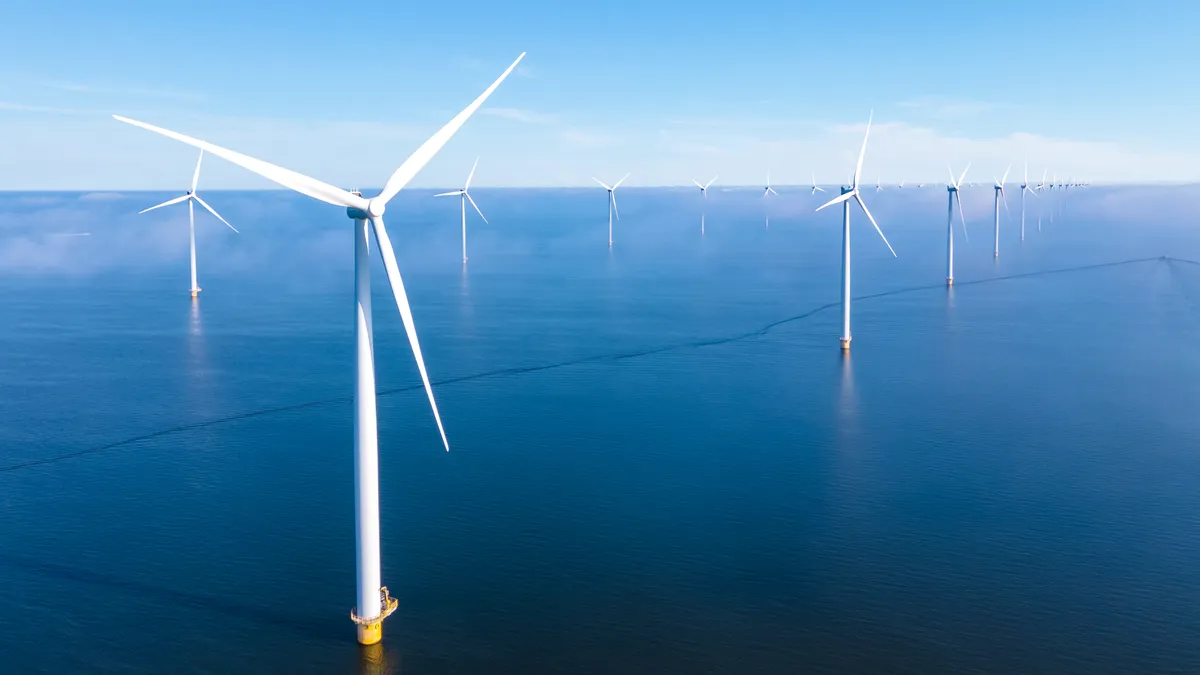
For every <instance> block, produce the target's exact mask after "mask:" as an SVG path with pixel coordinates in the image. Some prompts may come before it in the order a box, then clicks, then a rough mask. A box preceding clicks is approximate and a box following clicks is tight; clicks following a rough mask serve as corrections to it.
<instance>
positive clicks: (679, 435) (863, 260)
mask: <svg viewBox="0 0 1200 675" xmlns="http://www.w3.org/2000/svg"><path fill="white" fill-rule="evenodd" d="M777 189H778V190H779V191H780V193H781V195H780V198H779V199H777V200H774V201H772V202H768V203H764V201H763V200H761V199H760V198H759V194H760V190H759V189H744V190H728V189H727V190H721V191H718V190H717V189H716V188H714V189H713V190H712V192H711V193H710V198H709V203H708V206H707V209H708V210H707V213H706V214H705V217H706V223H705V225H706V228H705V230H706V232H705V234H704V236H703V237H702V236H701V234H700V222H699V221H700V215H701V213H700V205H699V200H698V195H697V194H696V191H695V190H683V189H681V190H638V189H629V190H625V189H622V190H621V191H618V199H619V202H620V208H621V215H622V219H621V220H619V221H617V222H616V224H615V236H614V239H615V245H614V247H613V248H612V250H609V248H608V247H607V211H606V206H605V193H604V191H603V190H599V189H594V190H485V189H479V190H477V192H476V193H473V194H474V195H475V198H476V200H477V201H478V202H479V204H480V206H481V207H482V208H483V210H484V213H486V214H487V215H488V218H489V220H490V221H491V225H485V224H483V223H481V222H479V221H478V220H477V219H471V218H469V221H468V237H469V241H468V247H469V256H470V261H469V263H468V264H467V265H466V266H465V267H464V266H463V265H462V264H461V262H460V260H459V258H460V254H459V247H460V239H459V222H458V218H459V214H458V204H457V202H455V201H454V200H434V199H431V198H430V194H431V192H429V191H412V192H405V193H403V194H402V195H401V197H400V198H399V199H398V200H397V202H396V203H395V204H393V205H392V206H391V207H390V208H389V211H388V215H387V217H388V222H389V229H390V231H391V236H392V240H393V242H394V243H395V245H396V247H397V255H398V257H399V260H400V266H401V270H402V272H403V274H404V275H405V281H406V284H407V287H408V290H409V294H410V298H411V300H412V304H413V309H414V314H415V318H416V323H417V328H418V331H419V333H420V336H421V340H422V346H423V348H424V351H425V354H426V360H427V363H428V365H429V370H430V374H431V377H432V378H433V380H434V381H435V391H436V394H437V396H438V400H439V405H440V408H441V412H442V415H443V418H444V419H445V421H446V429H447V433H448V435H449V438H450V443H451V448H452V451H451V452H450V453H446V452H444V451H443V450H442V449H441V444H440V440H439V438H438V436H437V432H436V428H435V426H434V424H433V420H432V416H431V414H430V412H429V410H428V406H427V404H426V402H425V398H424V394H423V392H422V391H421V390H420V388H419V380H418V378H417V373H416V369H415V367H414V365H413V360H412V356H411V352H410V351H409V348H408V345H407V341H406V339H405V338H404V335H403V328H402V326H401V323H400V321H399V318H398V316H397V315H396V311H395V307H394V303H393V302H392V301H391V299H390V297H389V295H388V290H387V286H386V282H385V280H384V277H383V276H382V269H381V266H380V265H378V264H376V265H375V269H374V273H375V298H374V307H375V322H374V325H375V332H376V358H377V367H378V383H379V388H380V390H381V395H380V398H379V421H380V430H379V433H380V455H381V472H382V484H381V495H382V527H383V570H384V575H383V578H384V583H385V584H386V585H387V586H388V587H389V589H390V590H391V593H392V594H393V595H394V596H396V597H397V598H399V601H400V609H399V611H398V612H397V613H396V614H395V615H394V616H393V617H392V618H390V619H388V621H387V622H386V623H385V626H384V633H385V643H384V644H385V646H384V649H383V651H382V654H379V653H371V654H369V655H366V656H364V653H363V652H362V650H360V648H359V647H358V646H357V645H356V644H355V642H354V631H353V625H352V624H351V623H350V621H349V619H348V616H347V615H348V612H349V610H350V608H351V606H352V605H353V603H354V577H353V575H354V529H353V517H354V516H353V502H352V495H353V486H352V475H353V463H352V454H351V452H352V451H351V441H352V439H351V430H352V418H351V405H350V398H349V397H350V393H351V382H352V363H353V361H352V357H353V353H352V347H353V344H352V334H353V315H352V312H353V307H352V291H353V288H352V276H351V272H352V261H353V248H352V239H351V223H350V221H349V220H348V219H346V217H345V215H344V213H341V212H339V211H338V210H337V209H334V208H332V207H328V206H326V205H323V204H320V203H315V202H312V201H311V200H307V199H305V198H303V197H296V196H292V195H289V194H286V193H283V192H261V193H248V192H217V191H214V192H211V193H208V194H206V199H207V200H208V202H209V203H210V204H212V205H213V206H215V207H216V208H217V209H218V210H220V211H221V212H222V214H223V215H224V216H225V217H226V218H227V219H229V220H230V221H231V222H232V223H233V224H234V225H235V226H237V227H238V228H239V229H240V230H241V232H242V234H241V235H237V234H233V233H232V232H230V231H229V230H227V229H226V228H224V226H222V225H221V224H220V223H218V222H216V221H215V220H213V219H211V218H209V217H207V216H206V215H205V214H202V213H201V214H198V215H197V221H198V222H197V239H198V258H199V266H200V270H199V271H200V286H201V287H202V288H203V289H204V290H203V292H202V293H201V294H200V298H199V300H198V302H195V303H193V302H192V301H191V300H190V299H189V298H188V294H187V288H188V281H189V280H188V263H187V221H186V219H187V214H186V210H185V209H182V208H179V209H162V210H160V211H155V212H153V213H152V214H147V215H144V216H137V215H135V214H136V212H137V211H138V210H140V209H142V208H145V207H146V206H149V205H152V204H154V203H157V202H159V201H162V200H163V199H165V198H167V197H168V196H170V195H165V194H148V193H143V194H136V193H134V194H121V195H114V194H82V195H81V194H49V193H36V194H34V193H29V194H12V193H8V194H2V195H0V319H2V320H0V509H2V513H3V518H2V519H0V663H2V664H4V665H3V666H2V667H0V670H4V671H5V672H13V673H59V672H87V673H92V672H98V673H99V672H122V673H163V672H171V673H263V672H288V673H299V672H313V673H343V672H344V673H358V672H372V673H375V672H389V673H400V672H404V673H426V672H454V673H474V672H527V673H536V672H546V673H563V672H570V673H610V672H620V673H666V672H671V673H713V672H720V673H741V672H758V673H796V672H815V673H822V672H828V673H846V672H864V673H868V672H869V673H878V672H889V673H933V672H945V673H1014V672H1020V673H1055V674H1061V673H1105V672H1113V673H1117V672H1143V673H1150V672H1164V673H1165V672H1200V609H1197V608H1198V607H1200V603H1198V602H1197V601H1198V600H1200V490H1197V488H1196V476H1197V475H1198V474H1200V457H1197V448H1200V416H1197V415H1196V414H1195V409H1196V404H1197V402H1200V350H1198V349H1197V345H1198V344H1200V341H1198V338H1200V311H1198V310H1200V304H1198V303H1200V265H1198V264H1197V263H1195V262H1191V261H1197V260H1200V230H1197V228H1196V227H1195V225H1196V221H1195V217H1194V215H1193V214H1194V213H1195V207H1196V206H1198V205H1200V192H1197V191H1196V190H1195V189H1193V188H1186V187H1180V188H1089V189H1087V190H1080V191H1077V192H1075V193H1072V194H1071V195H1070V196H1068V197H1067V198H1065V200H1064V199H1063V198H1060V197H1050V198H1047V199H1045V200H1044V201H1043V200H1038V203H1037V204H1036V205H1034V204H1030V205H1029V206H1028V218H1027V224H1026V230H1027V232H1026V239H1025V241H1024V242H1021V241H1020V239H1019V233H1018V232H1019V215H1018V213H1019V211H1018V204H1019V201H1018V199H1017V198H1016V197H1015V196H1011V195H1010V203H1009V205H1010V207H1013V208H1014V214H1013V219H1012V220H1011V221H1010V220H1009V219H1008V218H1007V217H1006V216H1003V215H1002V218H1003V220H1002V228H1003V229H1002V232H1001V239H1002V240H1001V256H1000V258H999V259H998V260H994V259H993V257H992V227H991V210H992V194H991V190H990V189H988V188H980V189H977V190H972V191H968V192H967V193H966V195H965V202H966V207H967V215H968V220H969V223H968V225H969V228H970V233H971V239H970V242H969V243H966V242H964V241H963V240H962V238H961V234H960V236H959V238H958V239H957V241H956V244H957V255H956V259H957V265H956V278H957V284H956V286H955V288H954V289H953V290H952V291H948V290H947V289H946V288H945V286H944V276H945V275H944V256H945V251H944V238H945V222H944V218H945V199H946V195H945V191H944V190H942V189H924V190H919V191H918V190H913V189H911V188H905V189H904V190H895V189H892V190H885V191H884V192H881V193H878V194H876V193H873V192H870V191H868V193H867V194H866V195H865V197H866V199H867V200H868V203H869V205H870V206H871V207H872V211H873V213H874V215H875V216H876V218H877V219H878V220H879V221H880V224H881V226H882V227H883V228H884V230H885V232H886V233H887V235H888V237H889V239H890V241H891V243H892V245H893V246H894V247H895V249H896V251H897V253H898V256H899V257H897V258H895V259H893V258H892V257H891V255H890V254H889V253H888V251H887V249H886V248H885V247H884V246H883V244H882V242H880V241H879V240H878V237H877V235H876V234H875V233H874V231H873V230H872V229H871V228H870V226H869V224H867V223H866V222H865V219H863V217H862V216H861V214H859V213H858V212H855V213H854V214H853V215H852V221H853V222H852V228H853V246H854V287H853V294H854V295H855V296H857V297H858V298H859V299H858V300H857V301H856V302H855V304H854V341H853V349H852V353H851V355H850V356H849V357H845V358H844V357H843V356H842V355H841V353H840V351H839V349H838V341H837V338H838V336H839V333H840V311H839V309H838V307H837V301H838V297H839V278H838V275H839V268H840V229H839V227H840V223H839V215H838V214H837V213H828V212H825V211H823V212H821V213H819V214H814V213H812V209H813V208H814V207H815V206H816V205H817V204H819V203H820V201H821V197H826V196H827V195H818V196H811V195H809V194H808V190H807V189H800V188H792V189H785V188H777ZM1011 192H1012V193H1013V195H1015V194H1016V192H1017V191H1016V190H1015V189H1014V190H1011ZM1166 197H1169V199H1165V198H1166ZM1031 201H1033V200H1031ZM1051 214H1053V222H1050V218H1051ZM1039 215H1040V216H1041V220H1042V223H1041V229H1040V231H1039V228H1038V225H1037V220H1038V217H1039ZM768 216H769V217H770V222H769V227H768V225H767V222H766V218H767V217H768ZM83 233H89V234H88V236H63V235H67V234H83ZM376 262H377V261H376Z"/></svg>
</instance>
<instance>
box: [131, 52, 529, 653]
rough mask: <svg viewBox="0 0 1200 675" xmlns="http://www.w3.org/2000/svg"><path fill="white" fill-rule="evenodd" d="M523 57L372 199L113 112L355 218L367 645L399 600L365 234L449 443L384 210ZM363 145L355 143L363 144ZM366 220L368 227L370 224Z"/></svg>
mask: <svg viewBox="0 0 1200 675" xmlns="http://www.w3.org/2000/svg"><path fill="white" fill-rule="evenodd" d="M524 57H525V54H524V53H522V54H521V56H519V57H517V60H516V61H514V62H513V64H512V65H511V66H509V67H508V70H505V71H504V73H503V74H501V75H500V77H499V78H498V79H497V80H496V81H495V82H493V83H492V84H491V86H489V87H488V88H487V89H486V90H484V92H483V93H482V94H480V95H479V97H478V98H476V99H475V100H474V101H473V102H472V103H471V104H470V105H468V106H467V107H466V108H465V109H464V110H463V111H462V112H460V113H459V114H458V115H457V116H455V117H454V119H452V120H450V122H448V123H447V124H446V126H444V127H442V128H441V129H439V130H438V132H437V133H435V134H434V135H433V136H432V137H430V138H429V140H427V141H425V143H424V144H422V145H421V147H419V148H417V150H416V152H414V153H413V154H412V155H411V156H409V158H408V159H407V160H405V161H404V163H403V164H401V165H400V167H399V168H398V169H396V171H395V172H394V173H393V174H392V175H391V177H390V178H388V180H387V183H386V184H384V187H383V191H382V192H380V193H379V195H377V196H376V197H374V198H373V199H364V198H363V197H362V195H361V194H356V193H353V192H346V191H345V190H342V189H340V188H337V187H334V186H332V185H329V184H328V183H323V182H321V181H319V180H316V179H314V178H309V177H308V176H304V175H302V174H299V173H296V172H295V171H290V170H288V169H284V168H282V167H279V166H276V165H274V164H270V163H268V162H264V161H262V160H260V159H255V158H253V157H248V156H246V155H243V154H241V153H239V152H234V151H233V150H226V149H225V148H222V147H220V146H216V145H213V144H211V143H206V142H204V141H201V140H197V139H195V138H192V137H190V136H185V135H183V134H180V133H176V132H174V131H168V130H166V129H162V128H160V127H156V126H153V125H150V124H146V123H144V122H138V121H136V120H131V119H128V118H125V117H120V116H118V115H114V116H113V117H114V118H116V119H117V120H119V121H121V122H126V123H128V124H132V125H134V126H137V127H141V128H143V129H146V130H148V131H153V132H155V133H158V134H162V135H163V136H166V137H168V138H173V139H175V140H177V141H181V142H183V143H187V144H188V145H192V146H194V147H197V148H200V149H201V150H206V151H208V152H209V153H211V154H214V155H216V156H218V157H221V158H223V159H226V160H229V161H230V162H233V163H234V164H237V165H238V166H241V167H242V168H245V169H248V170H250V171H252V172H254V173H256V174H258V175H260V176H262V177H264V178H267V179H270V180H272V181H274V182H276V183H278V184H280V185H282V186H284V187H286V188H290V189H292V190H295V191H296V192H299V193H301V194H304V195H308V196H309V197H312V198H314V199H317V200H319V201H323V202H325V203H327V204H332V205H334V206H340V207H343V208H345V209H346V215H347V216H349V217H350V219H351V220H352V221H354V227H353V233H354V280H355V284H354V302H355V325H354V334H355V361H356V368H355V373H354V506H355V508H354V514H355V547H356V554H357V555H356V560H357V571H358V575H357V576H358V593H357V595H358V604H357V605H356V606H355V608H354V609H353V610H352V611H351V612H350V619H351V620H352V621H353V622H354V623H355V624H356V625H357V627H358V641H359V642H360V643H361V644H364V645H371V644H376V643H378V642H379V641H380V640H381V639H382V638H383V620H384V619H385V618H386V617H387V616H388V615H390V614H391V613H392V612H394V611H395V610H396V606H397V601H396V600H395V599H393V598H391V596H389V595H388V592H387V588H386V587H384V586H383V585H382V584H381V579H380V565H379V448H378V436H377V421H376V411H375V355H374V340H373V336H372V320H371V270H370V255H369V250H368V246H369V242H370V236H371V232H372V231H374V233H375V244H376V248H378V249H379V253H380V256H381V257H382V258H383V267H384V270H385V271H386V272H387V278H388V282H389V283H390V285H391V287H392V295H393V296H394V298H395V301H396V308H397V309H398V310H399V312H400V319H401V321H403V323H404V330H405V332H406V333H407V334H408V343H409V346H410V347H411V348H412V352H413V357H414V358H415V360H416V362H417V371H418V372H419V373H420V375H421V383H422V384H423V385H424V387H425V394H426V396H427V397H428V398H429V405H430V407H431V408H432V409H433V419H434V421H435V422H436V423H437V427H438V432H439V433H440V434H441V437H442V444H443V445H444V446H445V447H446V450H447V451H449V449H450V443H449V441H447V440H446V432H445V429H444V428H443V426H442V418H441V415H440V414H439V413H438V409H437V403H436V402H435V401H434V398H433V387H432V386H430V384H429V374H428V372H426V370H425V359H424V358H423V357H422V356H421V345H420V343H419V342H418V341H417V330H416V327H415V326H414V325H413V316H412V309H411V307H410V306H409V304H408V295H407V293H405V291H404V280H403V279H401V277H400V268H399V267H398V266H397V265H396V253H395V251H394V250H393V248H392V242H391V238H390V237H389V236H388V232H387V229H386V228H385V227H384V224H383V214H384V211H385V210H386V208H387V204H388V202H389V201H391V200H392V198H393V197H395V196H396V194H397V193H399V192H400V190H401V189H403V188H404V186H406V185H408V183H409V181H411V180H412V179H413V177H414V176H416V174H417V172H419V171H420V170H421V168H422V167H424V166H425V165H426V164H427V163H428V162H429V160H430V159H432V158H433V156H434V155H435V154H437V152H438V151H439V150H441V149H442V146H444V145H445V144H446V142H447V141H449V140H450V138H451V137H452V136H453V135H454V133H455V132H456V131H458V130H459V128H461V127H462V126H463V124H465V123H466V121H467V119H468V118H470V117H471V115H472V114H474V113H475V111H476V110H478V109H479V107H480V106H482V105H483V103H484V101H486V100H487V99H488V97H489V96H491V95H492V92H494V91H495V90H496V88H497V87H499V86H500V83H501V82H503V81H504V80H505V78H507V77H508V76H509V74H510V73H512V71H513V70H514V69H515V68H516V67H517V64H519V63H520V62H521V59H523V58H524ZM364 149H365V148H356V149H355V150H357V151H359V152H361V151H362V150H364ZM368 223H369V227H368Z"/></svg>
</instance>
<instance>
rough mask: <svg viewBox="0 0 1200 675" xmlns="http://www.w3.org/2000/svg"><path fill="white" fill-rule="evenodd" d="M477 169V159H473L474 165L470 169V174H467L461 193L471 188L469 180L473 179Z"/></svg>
mask: <svg viewBox="0 0 1200 675" xmlns="http://www.w3.org/2000/svg"><path fill="white" fill-rule="evenodd" d="M478 167H479V158H478V157H476V158H475V165H474V166H472V167H471V173H469V174H467V184H466V185H464V186H463V192H466V191H467V189H468V188H470V187H471V179H472V178H474V177H475V169H476V168H478Z"/></svg>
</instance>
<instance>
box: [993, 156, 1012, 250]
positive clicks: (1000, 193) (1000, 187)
mask: <svg viewBox="0 0 1200 675" xmlns="http://www.w3.org/2000/svg"><path fill="white" fill-rule="evenodd" d="M1009 171H1012V164H1009V165H1008V168H1007V169H1005V170H1004V178H1001V179H1000V180H998V181H996V182H995V184H994V185H992V189H993V190H995V192H996V195H995V197H996V248H995V249H994V251H993V257H995V258H999V257H1000V199H1001V198H1002V197H1003V198H1004V212H1005V213H1008V197H1006V196H1005V195H1004V183H1005V181H1007V180H1008V172H1009Z"/></svg>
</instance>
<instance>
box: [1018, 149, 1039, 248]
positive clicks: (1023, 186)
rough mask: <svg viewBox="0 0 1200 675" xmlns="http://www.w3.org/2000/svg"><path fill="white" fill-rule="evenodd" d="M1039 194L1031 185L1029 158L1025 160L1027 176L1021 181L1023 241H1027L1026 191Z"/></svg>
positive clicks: (1034, 194)
mask: <svg viewBox="0 0 1200 675" xmlns="http://www.w3.org/2000/svg"><path fill="white" fill-rule="evenodd" d="M1026 192H1028V193H1029V194H1031V195H1033V196H1034V197H1036V196H1037V192H1036V191H1035V190H1034V189H1033V188H1032V187H1030V186H1029V160H1025V178H1024V180H1022V181H1021V241H1025V193H1026Z"/></svg>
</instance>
